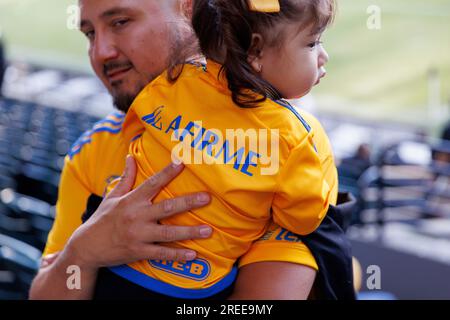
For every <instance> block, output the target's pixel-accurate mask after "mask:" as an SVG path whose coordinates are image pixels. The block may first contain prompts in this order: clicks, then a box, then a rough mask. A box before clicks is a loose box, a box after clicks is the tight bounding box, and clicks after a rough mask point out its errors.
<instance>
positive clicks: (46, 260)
mask: <svg viewBox="0 0 450 320" xmlns="http://www.w3.org/2000/svg"><path fill="white" fill-rule="evenodd" d="M60 253H61V252H60V251H59V252H56V253H53V254H48V255H46V256H45V257H43V258H42V260H41V268H46V267H48V266H50V265H52V264H53V262H55V260H56V259H57V258H58V257H59V254H60Z"/></svg>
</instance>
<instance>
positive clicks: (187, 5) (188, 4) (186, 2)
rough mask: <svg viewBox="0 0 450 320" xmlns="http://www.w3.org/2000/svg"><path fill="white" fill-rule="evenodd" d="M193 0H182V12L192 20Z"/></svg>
mask: <svg viewBox="0 0 450 320" xmlns="http://www.w3.org/2000/svg"><path fill="white" fill-rule="evenodd" d="M193 5H194V4H193V0H180V10H181V13H182V14H183V15H184V16H185V17H186V18H187V19H188V20H189V21H190V20H191V18H192V9H193V8H192V7H193Z"/></svg>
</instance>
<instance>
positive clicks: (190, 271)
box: [149, 259, 211, 281]
mask: <svg viewBox="0 0 450 320" xmlns="http://www.w3.org/2000/svg"><path fill="white" fill-rule="evenodd" d="M149 263H150V265H151V266H152V267H154V268H156V269H159V270H162V271H165V272H168V273H171V274H174V275H177V276H180V277H183V278H187V279H191V280H195V281H202V280H205V279H206V278H207V277H208V276H209V274H210V272H211V266H210V265H209V263H208V261H206V260H204V259H196V260H193V261H187V262H177V261H162V260H149Z"/></svg>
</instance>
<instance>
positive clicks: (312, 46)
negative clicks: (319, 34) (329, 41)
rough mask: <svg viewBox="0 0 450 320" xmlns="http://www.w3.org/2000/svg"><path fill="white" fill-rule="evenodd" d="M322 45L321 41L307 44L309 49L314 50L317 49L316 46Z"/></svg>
mask: <svg viewBox="0 0 450 320" xmlns="http://www.w3.org/2000/svg"><path fill="white" fill-rule="evenodd" d="M322 43H323V42H322V41H320V40H318V41H314V42H312V43H310V44H308V47H310V48H311V49H313V48H315V47H317V46H319V45H321V44H322Z"/></svg>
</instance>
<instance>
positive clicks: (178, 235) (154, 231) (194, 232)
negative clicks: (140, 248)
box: [144, 225, 212, 242]
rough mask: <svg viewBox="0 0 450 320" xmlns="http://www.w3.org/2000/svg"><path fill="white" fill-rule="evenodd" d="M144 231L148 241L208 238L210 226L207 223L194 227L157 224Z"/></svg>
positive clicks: (210, 231) (210, 230)
mask: <svg viewBox="0 0 450 320" xmlns="http://www.w3.org/2000/svg"><path fill="white" fill-rule="evenodd" d="M144 230H145V229H144ZM145 232H146V234H147V235H148V239H147V241H148V242H155V241H156V242H174V241H183V240H190V239H204V238H209V237H210V236H211V233H212V228H211V227H210V226H207V225H204V226H195V227H192V226H188V227H184V226H171V225H158V226H152V227H150V228H148V229H147V230H146V231H145Z"/></svg>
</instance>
